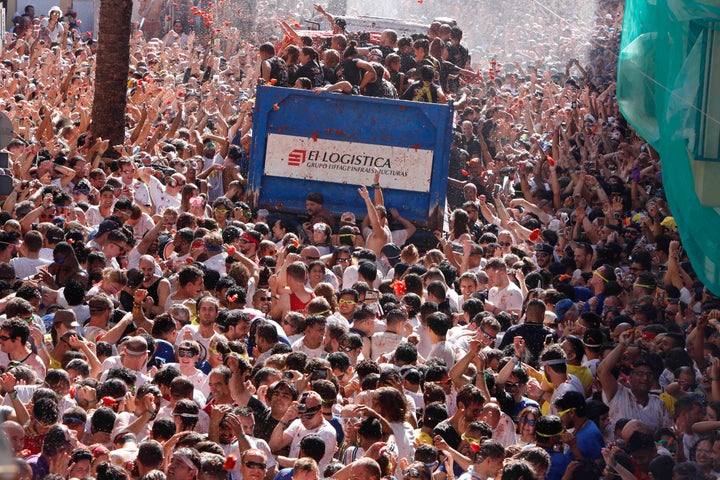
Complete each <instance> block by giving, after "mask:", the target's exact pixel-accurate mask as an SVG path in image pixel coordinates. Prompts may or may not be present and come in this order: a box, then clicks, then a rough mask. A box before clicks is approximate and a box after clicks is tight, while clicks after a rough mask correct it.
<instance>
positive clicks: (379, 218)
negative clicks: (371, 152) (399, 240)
mask: <svg viewBox="0 0 720 480" xmlns="http://www.w3.org/2000/svg"><path fill="white" fill-rule="evenodd" d="M379 180H380V173H379V172H376V173H375V183H374V188H375V205H373V202H372V201H371V200H370V193H369V192H368V190H367V188H366V187H365V185H363V186H362V187H360V188H359V189H358V192H359V193H360V196H361V197H362V198H363V200H365V206H366V207H367V211H368V217H367V218H368V219H369V220H370V227H372V232H370V235H368V236H367V238H366V239H365V247H366V248H369V249H370V250H372V251H373V252H375V255H377V256H378V258H380V255H381V254H382V252H381V250H382V247H384V246H385V245H387V244H388V243H392V234H391V233H390V226H389V225H388V221H387V210H385V207H384V206H383V204H384V202H383V196H382V190H380V185H379V183H378V182H379Z"/></svg>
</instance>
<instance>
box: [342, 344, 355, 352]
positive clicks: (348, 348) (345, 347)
mask: <svg viewBox="0 0 720 480" xmlns="http://www.w3.org/2000/svg"><path fill="white" fill-rule="evenodd" d="M353 350H355V349H354V348H353V347H351V346H348V345H345V346H344V347H343V346H340V351H341V352H352V351H353Z"/></svg>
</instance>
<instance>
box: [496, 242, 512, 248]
mask: <svg viewBox="0 0 720 480" xmlns="http://www.w3.org/2000/svg"><path fill="white" fill-rule="evenodd" d="M498 245H500V246H501V247H509V246H510V245H512V242H498Z"/></svg>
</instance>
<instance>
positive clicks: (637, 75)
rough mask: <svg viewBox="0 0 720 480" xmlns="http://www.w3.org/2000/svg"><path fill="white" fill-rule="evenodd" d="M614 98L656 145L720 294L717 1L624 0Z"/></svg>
mask: <svg viewBox="0 0 720 480" xmlns="http://www.w3.org/2000/svg"><path fill="white" fill-rule="evenodd" d="M617 101H618V103H619V105H620V109H621V111H622V113H623V115H624V116H625V118H626V119H627V120H628V122H629V123H630V124H631V125H632V126H633V128H635V130H636V131H637V132H638V133H639V134H640V135H641V136H642V137H643V138H645V139H646V140H647V141H648V142H649V143H650V144H651V145H652V146H653V148H655V150H657V151H658V152H659V154H660V161H661V167H662V175H663V186H664V188H665V193H666V196H667V200H668V203H669V205H670V209H671V211H672V214H673V216H674V218H675V221H676V222H677V225H678V229H679V232H680V237H681V239H682V243H683V247H684V249H685V251H686V252H687V254H688V256H689V257H690V261H691V263H692V265H693V268H694V269H695V271H696V273H697V274H698V276H699V277H700V280H701V281H702V282H703V283H704V284H705V285H706V286H707V288H708V289H710V291H712V292H713V293H715V294H716V295H720V248H718V242H720V208H718V207H720V2H718V1H717V0H714V1H690V0H688V1H681V0H677V1H673V0H657V1H647V0H627V2H626V6H625V18H624V25H623V36H622V41H621V44H620V55H619V60H618V78H617Z"/></svg>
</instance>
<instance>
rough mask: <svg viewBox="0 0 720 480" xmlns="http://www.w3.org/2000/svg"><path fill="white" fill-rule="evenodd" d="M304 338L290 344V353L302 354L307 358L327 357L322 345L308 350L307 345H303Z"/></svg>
mask: <svg viewBox="0 0 720 480" xmlns="http://www.w3.org/2000/svg"><path fill="white" fill-rule="evenodd" d="M304 340H305V336H304V335H303V337H302V338H301V339H299V340H297V341H295V342H293V344H292V351H293V352H303V353H304V354H305V355H307V356H308V358H325V356H326V355H327V352H326V351H325V347H324V346H323V345H320V347H319V348H309V347H308V346H307V345H305V341H304Z"/></svg>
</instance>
